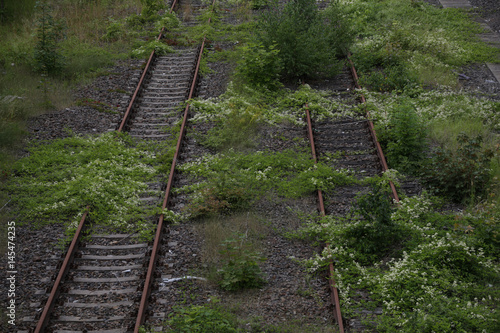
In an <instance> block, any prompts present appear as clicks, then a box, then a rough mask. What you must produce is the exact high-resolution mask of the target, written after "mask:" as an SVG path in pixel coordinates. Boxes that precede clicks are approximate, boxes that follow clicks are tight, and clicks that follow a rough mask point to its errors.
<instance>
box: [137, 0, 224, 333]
mask: <svg viewBox="0 0 500 333" xmlns="http://www.w3.org/2000/svg"><path fill="white" fill-rule="evenodd" d="M214 4H215V0H213V3H212V5H214ZM210 21H211V19H210V18H209V19H208V23H210ZM205 43H206V38H205V37H204V38H203V42H202V43H201V46H200V51H199V55H198V60H197V62H196V69H195V72H194V77H193V81H192V83H191V88H190V90H189V95H188V100H190V99H191V98H192V97H193V95H194V92H195V90H196V83H197V80H198V74H199V71H200V64H201V58H202V56H203V50H204V49H205ZM189 108H190V104H189V102H188V103H187V104H186V107H185V109H184V116H183V120H182V124H181V129H180V132H179V138H178V139H177V145H176V147H175V154H174V158H173V160H172V165H171V167H170V174H169V175H168V182H167V187H166V189H165V195H164V199H163V204H162V211H164V210H165V209H167V207H168V204H169V201H170V194H171V189H172V184H173V182H174V173H175V167H176V165H177V160H178V159H179V154H180V149H181V145H182V140H183V139H184V135H185V133H186V125H187V120H188V116H189ZM164 222H165V216H164V214H163V213H162V214H161V215H160V217H159V219H158V225H157V227H156V233H155V239H154V242H153V249H152V251H151V257H150V259H149V265H148V271H147V273H146V281H145V282H144V289H143V291H142V296H141V303H140V305H139V311H138V314H137V319H136V322H135V327H134V333H139V329H140V327H141V325H142V324H144V321H145V319H146V308H147V305H148V300H149V296H150V295H151V287H152V284H153V276H154V271H155V269H156V262H157V259H158V254H159V250H160V244H161V238H162V235H163V225H164Z"/></svg>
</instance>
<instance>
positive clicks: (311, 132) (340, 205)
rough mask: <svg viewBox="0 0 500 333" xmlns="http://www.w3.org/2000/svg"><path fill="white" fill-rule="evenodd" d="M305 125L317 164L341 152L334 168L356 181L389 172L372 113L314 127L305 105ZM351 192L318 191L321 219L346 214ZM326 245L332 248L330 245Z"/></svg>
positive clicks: (334, 296)
mask: <svg viewBox="0 0 500 333" xmlns="http://www.w3.org/2000/svg"><path fill="white" fill-rule="evenodd" d="M349 61H350V59H349ZM350 67H351V74H352V79H353V82H354V86H355V87H356V88H357V89H360V88H361V87H360V86H359V82H358V76H357V73H356V69H355V67H354V64H353V63H352V62H351V61H350ZM360 102H361V103H362V104H365V103H366V100H365V98H364V96H361V101H360ZM306 121H307V136H308V139H309V142H310V145H311V154H312V158H313V160H314V162H315V163H316V162H317V161H318V160H319V159H320V158H321V156H322V155H325V154H329V153H334V154H336V153H339V152H340V153H341V157H340V158H339V160H338V161H336V165H335V166H332V167H337V168H344V169H349V170H351V171H353V172H354V174H355V176H356V177H357V178H364V177H372V176H375V175H380V174H381V173H382V172H385V171H386V170H387V169H388V167H387V162H386V159H385V156H384V153H383V151H382V148H381V146H380V143H379V142H378V140H377V135H376V133H375V129H374V126H373V122H372V121H371V120H370V114H369V113H367V114H366V119H351V118H345V119H340V120H336V121H324V122H321V123H313V121H312V118H311V114H310V112H309V109H308V106H307V105H306ZM390 187H391V196H392V198H393V199H394V201H395V202H399V197H398V193H397V191H396V188H395V186H394V184H393V183H392V182H390ZM348 190H350V191H351V193H350V195H348V197H346V196H345V193H344V196H343V197H342V198H335V197H334V196H329V197H327V199H326V200H325V197H324V194H323V192H322V191H321V190H318V193H317V194H318V211H319V213H320V215H321V216H325V215H326V214H329V213H330V214H345V213H347V211H348V210H349V209H350V207H351V204H352V201H353V200H354V197H355V196H356V195H357V193H359V191H360V190H362V188H360V187H359V186H350V187H349V188H348ZM329 207H331V209H329ZM326 245H327V246H329V244H326ZM334 269H335V268H334V264H333V262H330V264H329V267H328V277H329V287H330V290H331V302H332V304H333V307H334V318H335V320H336V322H337V324H338V327H339V332H341V333H343V332H344V331H345V330H344V320H343V318H342V311H341V307H340V300H339V292H338V289H337V287H336V283H335V278H334Z"/></svg>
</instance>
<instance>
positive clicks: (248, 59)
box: [234, 43, 283, 91]
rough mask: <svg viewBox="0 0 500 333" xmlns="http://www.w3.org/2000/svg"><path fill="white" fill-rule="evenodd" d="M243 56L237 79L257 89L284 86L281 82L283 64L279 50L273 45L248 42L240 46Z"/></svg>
mask: <svg viewBox="0 0 500 333" xmlns="http://www.w3.org/2000/svg"><path fill="white" fill-rule="evenodd" d="M240 52H241V57H240V60H239V61H238V62H237V67H236V73H235V74H234V75H235V76H236V78H237V79H239V80H240V81H241V82H242V83H245V84H248V85H250V86H252V87H255V88H257V89H269V90H272V91H274V90H277V89H279V88H280V87H282V84H281V83H280V82H279V76H280V73H281V72H282V70H283V65H282V63H281V59H280V57H279V50H277V49H275V47H274V46H273V45H271V46H269V47H268V49H266V48H264V46H263V45H262V44H255V43H248V44H247V45H244V46H242V47H240Z"/></svg>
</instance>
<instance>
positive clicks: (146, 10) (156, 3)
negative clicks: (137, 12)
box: [141, 0, 165, 19]
mask: <svg viewBox="0 0 500 333" xmlns="http://www.w3.org/2000/svg"><path fill="white" fill-rule="evenodd" d="M141 4H142V10H141V15H142V16H143V17H144V18H146V19H147V18H149V17H151V16H154V15H156V14H158V12H159V11H160V10H162V9H163V8H165V4H164V2H163V1H161V0H141Z"/></svg>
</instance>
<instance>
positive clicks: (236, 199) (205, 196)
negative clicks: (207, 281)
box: [179, 150, 356, 217]
mask: <svg viewBox="0 0 500 333" xmlns="http://www.w3.org/2000/svg"><path fill="white" fill-rule="evenodd" d="M179 169H180V170H181V171H182V172H184V173H186V174H188V175H191V176H192V177H197V178H198V179H200V180H201V181H200V182H199V183H196V184H194V185H187V186H184V187H183V188H181V189H180V191H182V192H186V193H189V194H190V195H191V201H190V205H189V207H188V209H187V212H188V213H189V214H190V215H191V216H192V217H195V216H198V215H205V214H213V213H218V212H224V211H230V210H243V209H248V208H249V207H250V206H251V204H252V203H253V202H255V201H256V200H258V199H259V198H260V197H262V196H263V195H265V194H266V193H270V191H273V192H276V193H277V194H278V195H281V196H283V197H288V198H299V197H301V196H304V195H307V194H310V193H313V192H314V191H315V190H318V189H321V190H329V191H332V190H334V188H335V187H336V186H337V185H343V184H349V183H354V182H356V181H355V179H354V177H352V176H350V175H349V173H348V172H347V171H344V170H333V169H332V168H330V167H329V166H328V165H326V164H323V163H318V164H317V165H315V164H314V162H313V161H312V159H311V157H310V153H308V152H304V153H299V152H296V151H292V150H288V151H284V152H281V153H272V152H266V153H264V152H262V151H258V152H255V153H249V154H244V153H240V152H235V151H233V150H229V151H227V152H225V153H220V154H216V155H206V156H203V157H201V158H199V159H197V160H196V161H194V162H191V163H186V164H183V165H182V166H180V167H179Z"/></svg>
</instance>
